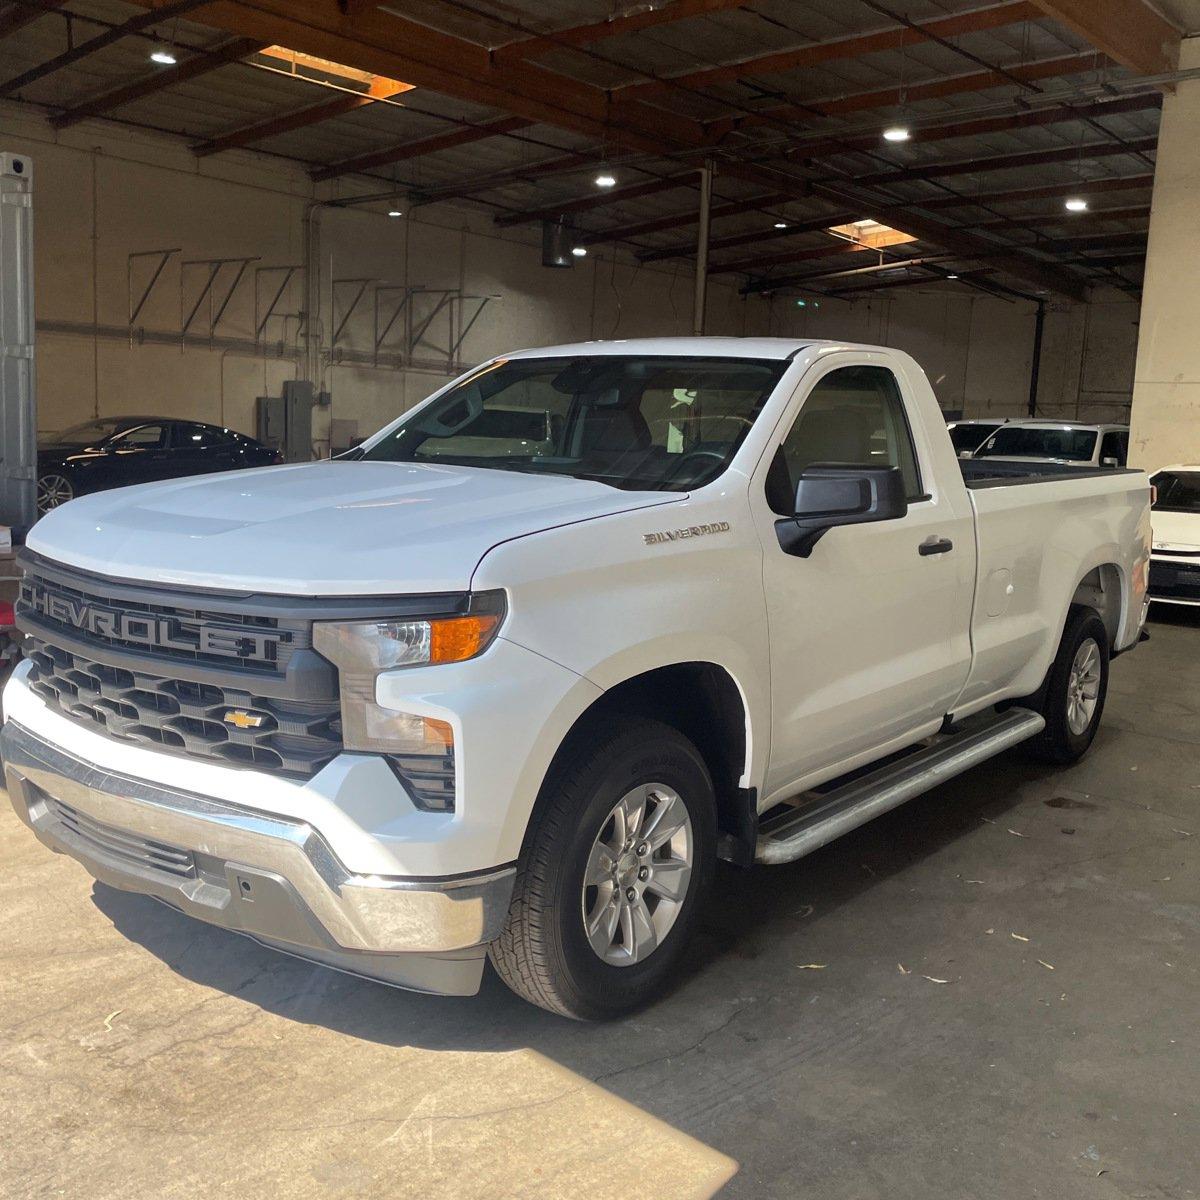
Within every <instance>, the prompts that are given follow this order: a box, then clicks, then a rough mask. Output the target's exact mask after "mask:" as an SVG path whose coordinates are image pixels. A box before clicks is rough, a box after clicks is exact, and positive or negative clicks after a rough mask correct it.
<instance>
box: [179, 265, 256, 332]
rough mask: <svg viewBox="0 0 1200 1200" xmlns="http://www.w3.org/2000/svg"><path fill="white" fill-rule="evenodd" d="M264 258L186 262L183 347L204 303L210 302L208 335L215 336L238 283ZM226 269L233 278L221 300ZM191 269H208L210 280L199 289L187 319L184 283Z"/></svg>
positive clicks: (181, 289) (181, 295)
mask: <svg viewBox="0 0 1200 1200" xmlns="http://www.w3.org/2000/svg"><path fill="white" fill-rule="evenodd" d="M261 258H262V256H261V255H259V254H252V255H244V256H239V257H236V258H193V259H187V260H185V261H184V262H183V264H182V266H181V270H180V272H179V323H180V328H179V337H180V344H183V340H184V339H185V338H186V337H187V334H188V330H190V329H191V327H192V322H193V321H194V320H195V319H196V314H197V313H199V311H200V307H201V305H202V304H203V303H204V301H205V300H207V301H208V336H209V337H212V336H213V334H215V333H216V331H217V326H218V325H220V323H221V318H222V317H223V316H224V315H225V310H226V309H227V308H228V307H229V302H230V301H231V300H232V299H233V295H234V293H235V292H236V291H237V289H238V284H240V283H241V282H242V279H243V277H244V276H245V274H246V272H247V271H248V270H249V269H250V264H251V263H256V262H259V261H260V260H261ZM226 266H229V267H232V269H233V270H232V273H233V279H232V281H231V282H230V284H229V286H228V287H227V288H226V289H225V294H224V295H223V296H222V297H221V298H220V299H219V300H218V299H217V288H216V282H217V277H218V276H219V275H220V274H221V270H222V268H223V267H226ZM188 267H207V268H208V277H207V278H206V279H205V281H204V286H203V287H202V288H201V289H200V294H199V295H198V296H197V297H196V303H195V304H193V305H192V307H191V309H190V310H189V311H188V313H187V316H186V317H185V316H184V307H185V301H184V284H185V276H186V275H187V268H188Z"/></svg>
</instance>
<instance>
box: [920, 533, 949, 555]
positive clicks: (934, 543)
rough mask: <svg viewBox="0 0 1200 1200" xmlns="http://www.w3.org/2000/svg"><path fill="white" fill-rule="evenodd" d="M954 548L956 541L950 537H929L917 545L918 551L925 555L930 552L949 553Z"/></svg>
mask: <svg viewBox="0 0 1200 1200" xmlns="http://www.w3.org/2000/svg"><path fill="white" fill-rule="evenodd" d="M953 549H954V543H953V542H952V541H951V540H950V539H949V538H940V537H931V538H927V539H926V540H925V541H923V542H922V543H921V544H920V545H919V546H918V547H917V553H918V554H920V555H922V556H925V555H928V554H949V553H950V551H951V550H953Z"/></svg>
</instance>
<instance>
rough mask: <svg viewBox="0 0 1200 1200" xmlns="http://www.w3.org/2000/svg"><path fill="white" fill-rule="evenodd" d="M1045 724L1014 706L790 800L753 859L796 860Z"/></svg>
mask: <svg viewBox="0 0 1200 1200" xmlns="http://www.w3.org/2000/svg"><path fill="white" fill-rule="evenodd" d="M1045 727H1046V720H1045V718H1044V717H1043V716H1042V715H1041V714H1040V713H1035V712H1031V711H1030V710H1029V709H1027V708H1010V709H1007V710H1006V711H1004V712H1002V713H994V714H989V715H988V716H987V717H986V718H983V719H980V718H978V717H975V718H972V719H971V720H970V721H968V722H966V723H965V727H964V728H963V729H962V730H961V731H960V732H958V733H953V734H948V735H945V736H944V737H942V738H941V739H940V740H938V741H936V742H934V743H933V744H932V745H929V746H926V747H924V748H923V749H920V750H916V751H914V752H913V753H911V754H908V755H906V756H905V757H904V758H901V759H899V760H898V761H896V762H891V763H889V764H888V765H887V766H884V767H879V768H878V769H877V770H874V771H872V772H870V773H869V774H867V775H861V776H859V777H858V778H855V779H852V780H850V782H848V783H843V784H841V785H840V786H836V787H834V788H833V789H832V790H830V791H825V792H808V793H805V795H803V796H797V797H796V798H795V799H794V800H792V801H789V802H788V803H789V804H791V805H796V806H797V807H793V808H792V809H791V811H788V812H784V813H780V814H779V815H777V816H773V817H770V818H768V819H767V820H766V821H764V822H763V824H762V825H761V826H760V828H759V836H758V846H757V850H756V852H755V856H754V857H755V860H756V861H757V862H762V863H785V862H792V861H793V860H795V859H797V858H803V857H804V856H805V855H806V854H811V853H812V852H813V851H814V850H819V849H820V848H821V847H822V846H824V845H827V844H828V843H829V842H832V841H833V840H834V839H835V838H839V837H841V836H842V834H843V833H849V832H850V830H851V829H857V828H858V826H860V825H865V824H866V823H867V822H868V821H871V820H873V819H874V818H875V817H878V816H881V815H882V814H883V813H885V812H890V811H891V810H892V809H893V808H898V807H899V806H900V805H901V804H903V803H904V802H905V801H906V800H911V799H912V798H913V797H914V796H919V795H920V794H921V793H922V792H927V791H929V790H930V788H935V787H937V786H938V784H940V783H945V782H946V780H948V779H953V778H954V776H955V775H960V774H962V772H963V771H969V770H970V769H971V768H972V767H975V766H978V765H979V764H980V763H982V762H985V761H986V760H987V759H989V758H991V757H993V756H994V755H996V754H999V753H1000V752H1001V751H1003V750H1007V749H1008V748H1009V747H1010V746H1015V745H1017V744H1018V743H1019V742H1024V741H1026V740H1027V739H1029V738H1031V737H1033V736H1034V735H1036V734H1038V733H1041V731H1042V730H1043V729H1044V728H1045Z"/></svg>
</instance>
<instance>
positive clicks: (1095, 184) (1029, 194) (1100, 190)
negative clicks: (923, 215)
mask: <svg viewBox="0 0 1200 1200" xmlns="http://www.w3.org/2000/svg"><path fill="white" fill-rule="evenodd" d="M1153 187H1154V176H1153V175H1126V176H1124V177H1118V178H1114V179H1077V180H1074V181H1072V182H1071V183H1052V184H1047V185H1046V186H1044V187H1033V188H1017V189H1016V190H1014V191H1007V192H986V193H976V194H973V195H959V196H938V197H937V198H936V199H933V200H920V201H914V204H916V205H917V206H918V207H920V208H928V209H931V210H933V211H938V210H941V209H945V208H965V207H967V206H971V207H976V206H982V207H986V208H991V207H992V206H993V205H996V204H1020V203H1022V202H1024V201H1026V200H1053V199H1056V198H1057V197H1060V196H1082V197H1083V198H1084V199H1085V200H1086V199H1087V198H1088V197H1089V196H1101V195H1105V194H1107V193H1108V192H1128V191H1142V190H1143V189H1144V190H1146V191H1150V190H1152V189H1153Z"/></svg>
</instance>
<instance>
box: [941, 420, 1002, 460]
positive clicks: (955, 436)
mask: <svg viewBox="0 0 1200 1200" xmlns="http://www.w3.org/2000/svg"><path fill="white" fill-rule="evenodd" d="M999 428H1000V425H999V424H998V423H997V424H995V425H953V426H951V428H950V443H951V445H953V447H954V449H955V450H956V451H957V452H958V453H959V454H961V453H962V452H963V451H964V450H974V449H975V448H976V447H977V446H978V445H979V443H980V442H982V441H983V439H984V438H985V437H987V436H988V434H989V433H995V432H996V430H997V429H999Z"/></svg>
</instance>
